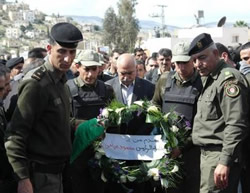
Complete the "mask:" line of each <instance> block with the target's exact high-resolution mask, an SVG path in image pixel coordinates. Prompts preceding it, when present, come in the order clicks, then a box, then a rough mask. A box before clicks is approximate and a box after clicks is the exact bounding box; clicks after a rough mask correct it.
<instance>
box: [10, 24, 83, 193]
mask: <svg viewBox="0 0 250 193" xmlns="http://www.w3.org/2000/svg"><path fill="white" fill-rule="evenodd" d="M82 39H83V37H82V33H81V32H80V30H79V29H78V28H77V27H75V26H74V25H73V24H70V23H66V22H63V23H57V24H55V25H54V26H53V27H52V28H51V32H50V39H49V44H48V46H47V50H48V58H47V60H46V62H45V63H44V65H42V66H41V67H38V68H36V69H34V70H32V71H30V72H28V73H27V74H26V75H25V77H24V79H23V81H22V82H21V84H20V87H19V88H20V89H19V98H18V102H17V107H16V109H15V111H14V114H13V116H12V119H11V123H10V127H9V128H8V129H7V135H6V142H5V147H6V151H7V155H8V159H9V161H10V163H11V165H12V167H13V169H14V172H15V174H16V177H17V179H18V193H33V192H35V193H36V192H39V193H50V192H53V193H55V192H57V193H62V192H63V188H62V171H63V169H64V166H65V163H66V162H67V161H68V160H69V156H70V154H71V139H70V134H71V127H70V126H71V125H70V107H71V105H70V93H69V90H68V87H67V85H66V84H65V83H66V77H65V73H66V72H67V71H68V69H69V68H70V66H71V63H72V62H73V60H74V57H75V54H76V47H77V45H78V42H80V41H82Z"/></svg>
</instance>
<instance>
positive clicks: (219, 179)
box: [214, 164, 230, 189]
mask: <svg viewBox="0 0 250 193" xmlns="http://www.w3.org/2000/svg"><path fill="white" fill-rule="evenodd" d="M229 171H230V168H229V167H228V166H224V165H222V164H218V165H217V167H216V168H215V170H214V183H215V185H216V186H217V187H218V188H219V189H225V188H226V187H227V186H228V176H229Z"/></svg>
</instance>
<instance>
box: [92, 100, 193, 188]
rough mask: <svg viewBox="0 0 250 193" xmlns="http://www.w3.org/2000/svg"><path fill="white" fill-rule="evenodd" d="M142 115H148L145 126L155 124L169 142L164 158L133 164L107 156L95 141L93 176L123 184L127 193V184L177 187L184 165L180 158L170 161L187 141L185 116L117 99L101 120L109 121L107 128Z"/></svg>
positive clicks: (104, 110)
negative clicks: (173, 152) (147, 182)
mask: <svg viewBox="0 0 250 193" xmlns="http://www.w3.org/2000/svg"><path fill="white" fill-rule="evenodd" d="M131 115H134V116H131ZM135 115H136V116H135ZM140 115H146V120H145V123H150V124H153V126H154V128H158V129H159V133H158V134H160V135H161V137H162V139H163V140H164V141H166V144H165V146H164V147H165V150H166V152H165V154H164V156H163V157H162V158H161V159H158V160H152V161H147V162H143V161H140V162H138V164H137V165H135V164H134V165H131V164H128V162H127V161H124V160H116V159H112V158H108V157H106V155H105V152H104V150H103V149H102V146H101V141H95V142H94V144H93V145H94V149H95V157H94V158H92V159H91V160H90V161H89V165H90V169H91V174H92V177H93V178H95V179H100V178H101V179H102V180H103V181H104V182H107V181H111V182H117V183H120V184H121V186H122V187H123V188H124V190H126V192H129V191H130V190H129V189H128V188H127V187H126V186H125V183H126V182H137V183H141V182H146V181H150V182H152V185H153V186H154V184H155V185H156V186H157V185H159V184H160V185H161V186H162V187H163V188H168V187H175V186H176V182H177V181H178V180H179V179H180V178H182V174H181V171H180V169H179V166H180V164H181V163H180V161H179V160H178V159H173V158H171V151H172V149H174V148H179V147H181V146H182V144H183V143H184V142H185V141H186V137H187V130H189V129H190V128H188V127H189V124H188V123H187V122H186V120H185V119H184V118H183V117H182V116H180V115H178V114H177V113H176V112H174V111H172V112H170V113H167V114H163V113H162V112H161V111H160V109H159V108H158V107H156V106H154V105H152V104H151V103H150V102H149V101H146V100H145V101H142V100H141V101H135V102H134V103H133V104H132V105H131V106H129V107H128V106H125V105H124V104H122V103H120V102H118V101H116V100H115V101H112V102H111V103H110V104H109V105H108V107H107V108H105V109H103V110H102V112H101V115H100V116H99V118H100V119H103V120H104V119H106V120H107V121H108V122H109V124H108V125H112V126H115V127H119V126H120V125H121V124H122V123H127V124H128V123H129V121H131V120H132V119H136V118H137V117H139V116H140Z"/></svg>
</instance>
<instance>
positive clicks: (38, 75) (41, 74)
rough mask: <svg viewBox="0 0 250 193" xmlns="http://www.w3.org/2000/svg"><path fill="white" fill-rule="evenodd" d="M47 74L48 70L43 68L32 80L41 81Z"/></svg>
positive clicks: (36, 72) (38, 70)
mask: <svg viewBox="0 0 250 193" xmlns="http://www.w3.org/2000/svg"><path fill="white" fill-rule="evenodd" d="M45 72H46V68H45V67H43V66H42V67H40V68H39V69H37V70H36V71H35V72H34V73H33V74H32V76H31V78H34V79H35V80H37V81H40V80H41V79H42V77H43V76H44V75H45Z"/></svg>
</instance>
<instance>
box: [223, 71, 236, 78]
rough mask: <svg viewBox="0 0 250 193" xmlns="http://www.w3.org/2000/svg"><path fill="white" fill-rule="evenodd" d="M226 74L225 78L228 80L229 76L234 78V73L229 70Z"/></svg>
mask: <svg viewBox="0 0 250 193" xmlns="http://www.w3.org/2000/svg"><path fill="white" fill-rule="evenodd" d="M224 75H225V76H224V80H227V79H229V78H234V74H233V73H232V72H230V71H228V70H227V71H225V72H224Z"/></svg>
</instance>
